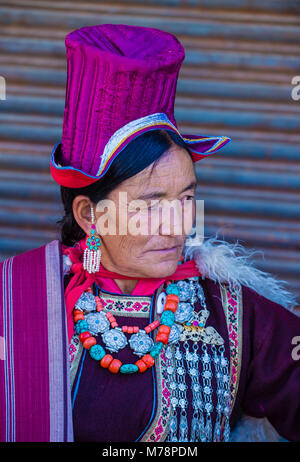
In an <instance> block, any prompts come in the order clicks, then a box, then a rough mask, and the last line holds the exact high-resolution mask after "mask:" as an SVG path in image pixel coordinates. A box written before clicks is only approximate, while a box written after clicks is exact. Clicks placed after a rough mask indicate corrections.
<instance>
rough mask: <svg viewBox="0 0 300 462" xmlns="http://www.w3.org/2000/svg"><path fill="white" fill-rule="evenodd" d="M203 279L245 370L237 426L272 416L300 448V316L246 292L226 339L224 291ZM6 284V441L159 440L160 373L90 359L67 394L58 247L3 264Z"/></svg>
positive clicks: (2, 392)
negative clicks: (237, 325) (127, 370)
mask: <svg viewBox="0 0 300 462" xmlns="http://www.w3.org/2000/svg"><path fill="white" fill-rule="evenodd" d="M199 282H201V285H202V287H203V290H204V292H205V296H206V301H207V306H208V309H209V311H210V316H209V324H210V325H211V326H213V327H214V328H215V329H216V330H217V331H218V333H219V334H220V335H221V336H222V337H223V339H224V342H225V344H224V346H225V355H226V357H227V358H228V359H230V360H231V365H232V367H233V369H232V370H233V374H235V370H236V368H237V369H238V366H239V365H240V367H241V368H240V372H239V374H238V376H237V377H236V379H237V381H236V385H235V386H236V389H237V394H236V396H235V400H234V406H233V410H232V413H231V418H230V423H231V426H232V427H234V425H235V423H236V422H237V420H238V418H239V417H240V416H241V414H242V413H246V414H248V415H250V416H253V417H267V418H268V419H269V421H270V422H271V424H272V425H273V426H274V427H275V429H276V430H277V431H278V433H279V434H280V435H281V436H283V437H284V438H286V439H287V440H289V441H298V442H299V441H300V360H299V359H298V360H297V357H295V355H293V354H292V351H293V349H295V344H293V343H292V342H293V339H295V338H296V337H299V335H300V319H299V318H298V317H297V316H296V315H295V314H293V313H291V312H289V311H288V310H286V309H285V308H284V307H283V306H281V305H279V304H277V303H275V302H273V301H271V300H269V299H267V298H265V297H263V296H261V295H259V294H258V293H256V292H255V291H254V290H252V289H250V288H248V287H245V286H242V308H243V309H242V313H241V320H240V321H241V326H242V330H241V332H240V334H239V333H238V332H235V331H234V330H231V331H230V332H229V335H228V329H227V323H226V317H225V315H224V307H223V305H222V299H221V293H220V286H219V284H218V283H215V282H214V281H212V280H210V279H209V278H204V279H203V280H202V279H201V278H200V280H199ZM0 287H1V299H0V300H1V302H0V337H1V338H3V339H4V341H3V342H2V344H3V345H4V347H5V360H3V359H2V357H1V356H0V358H1V359H0V396H1V397H4V398H2V399H1V400H0V441H88V440H92V441H135V440H139V441H141V440H143V438H145V436H146V435H148V437H149V439H148V440H149V441H153V435H157V437H158V438H159V435H160V433H159V432H160V431H161V432H163V427H164V426H166V425H167V422H166V420H167V416H164V415H163V414H162V415H160V420H158V419H157V412H158V411H160V412H161V413H163V412H167V408H166V406H165V407H164V406H163V405H162V402H165V401H166V399H167V394H166V393H167V391H166V389H165V388H164V389H163V390H162V389H161V388H160V386H159V385H160V383H159V381H158V380H157V377H156V376H155V374H156V369H158V368H156V367H154V368H152V369H149V370H148V371H147V372H146V373H144V374H139V375H137V376H135V377H133V376H130V377H126V376H121V374H120V375H118V376H115V375H113V374H110V373H109V372H108V371H106V370H102V369H101V368H100V367H99V365H98V364H97V363H96V361H94V360H92V359H91V358H90V357H89V355H88V354H86V355H85V356H83V355H82V357H81V360H80V363H79V366H78V369H77V372H76V376H75V378H74V383H73V387H72V389H71V386H70V381H71V377H70V361H69V355H68V349H69V345H68V341H67V329H66V308H65V301H64V278H63V269H62V253H61V243H60V242H59V241H57V240H55V241H52V242H50V243H49V244H47V245H45V246H42V247H40V248H38V249H34V250H31V251H29V252H26V253H24V254H21V255H18V256H16V257H12V258H9V259H7V260H5V261H4V262H2V263H1V264H0ZM232 315H233V313H229V317H230V316H232ZM119 320H120V325H122V323H123V322H126V323H127V324H128V325H130V324H132V325H133V324H134V325H140V326H141V327H142V326H144V325H145V323H146V324H147V323H148V320H147V319H145V318H143V319H138V320H137V319H134V318H132V319H130V318H128V317H127V318H126V319H125V320H124V319H122V318H121V317H120V318H119ZM239 335H240V337H239ZM234 345H236V346H237V347H239V348H240V350H239V351H238V354H236V355H232V354H231V353H230V352H232V351H233V346H234ZM121 354H122V355H123V360H124V361H125V360H127V359H128V360H129V362H132V361H133V357H132V356H131V357H130V358H129V354H130V352H128V351H127V350H126V349H124V351H122V352H121ZM2 356H3V352H2ZM83 357H84V360H83ZM135 360H136V358H135ZM162 369H163V368H162ZM72 408H73V409H72ZM190 418H191V416H190V411H189V419H190ZM213 418H214V417H213ZM160 427H162V429H160ZM151 432H152V434H151ZM155 432H156V433H155ZM161 434H162V433H161ZM151 436H152V438H151ZM158 440H159V439H158Z"/></svg>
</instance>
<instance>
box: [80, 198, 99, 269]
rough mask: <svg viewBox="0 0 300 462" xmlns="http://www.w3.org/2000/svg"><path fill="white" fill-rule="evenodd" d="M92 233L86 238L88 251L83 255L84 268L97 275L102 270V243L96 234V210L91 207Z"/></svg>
mask: <svg viewBox="0 0 300 462" xmlns="http://www.w3.org/2000/svg"><path fill="white" fill-rule="evenodd" d="M91 219H92V225H91V231H90V235H89V236H87V238H86V249H85V250H84V254H83V268H84V269H85V270H87V271H88V273H96V272H97V271H99V268H100V260H101V249H100V245H101V241H100V236H99V235H98V234H97V232H96V225H95V216H94V209H93V207H92V206H91Z"/></svg>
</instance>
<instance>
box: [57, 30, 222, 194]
mask: <svg viewBox="0 0 300 462" xmlns="http://www.w3.org/2000/svg"><path fill="white" fill-rule="evenodd" d="M65 45H66V54H67V85H66V100H65V110H64V119H63V130H62V139H61V141H58V142H57V143H56V144H55V146H54V148H53V151H52V154H51V161H50V166H51V174H52V176H53V178H54V180H55V181H56V182H57V183H59V184H60V185H62V186H67V187H70V188H72V187H73V188H79V187H83V186H87V185H89V184H92V183H94V182H95V181H97V180H99V179H100V178H101V177H102V176H103V175H104V174H105V173H106V172H107V170H108V169H109V167H110V165H111V163H112V162H113V160H114V159H115V157H116V156H117V155H118V154H119V153H120V152H121V151H122V149H124V148H125V146H127V144H128V143H129V142H130V141H131V140H133V139H134V138H135V137H137V136H139V135H140V134H142V133H144V132H145V131H148V130H154V129H165V130H168V131H173V132H175V133H177V134H179V135H180V136H181V138H182V139H183V140H184V141H185V143H186V144H187V147H188V148H189V149H190V151H191V153H192V157H193V160H194V162H197V161H198V160H200V159H202V158H204V157H206V156H208V155H210V154H212V153H214V152H216V151H218V150H219V149H220V148H222V147H223V146H224V145H225V144H227V143H228V142H229V141H231V140H230V138H228V137H226V136H202V135H187V134H185V135H184V134H180V133H179V131H178V128H177V124H176V121H175V118H174V102H175V93H176V86H177V78H178V73H179V70H180V66H181V64H182V61H183V60H184V58H185V53H184V48H183V46H182V45H181V43H180V42H179V41H178V39H177V38H176V37H175V36H174V35H172V34H170V33H167V32H164V31H162V30H159V29H154V28H150V27H139V26H128V25H124V24H101V25H98V26H88V27H82V28H80V29H77V30H74V31H73V32H71V33H69V34H68V35H67V36H66V38H65Z"/></svg>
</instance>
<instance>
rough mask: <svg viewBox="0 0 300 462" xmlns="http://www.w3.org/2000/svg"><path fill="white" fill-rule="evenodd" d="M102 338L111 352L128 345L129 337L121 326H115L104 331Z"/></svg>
mask: <svg viewBox="0 0 300 462" xmlns="http://www.w3.org/2000/svg"><path fill="white" fill-rule="evenodd" d="M102 340H103V342H104V343H105V345H106V347H107V349H108V350H109V351H110V352H111V353H117V352H118V351H119V350H121V349H122V348H124V347H125V346H126V345H127V338H126V336H125V335H124V334H123V332H122V329H121V328H120V327H115V328H114V329H110V330H108V331H107V332H104V334H102Z"/></svg>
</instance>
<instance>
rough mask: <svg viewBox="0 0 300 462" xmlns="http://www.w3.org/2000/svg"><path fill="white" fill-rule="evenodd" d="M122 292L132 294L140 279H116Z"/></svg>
mask: <svg viewBox="0 0 300 462" xmlns="http://www.w3.org/2000/svg"><path fill="white" fill-rule="evenodd" d="M114 281H115V283H116V284H117V286H118V287H119V289H120V290H121V292H122V294H125V295H131V294H132V292H133V289H134V288H135V286H136V285H137V283H138V279H114Z"/></svg>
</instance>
